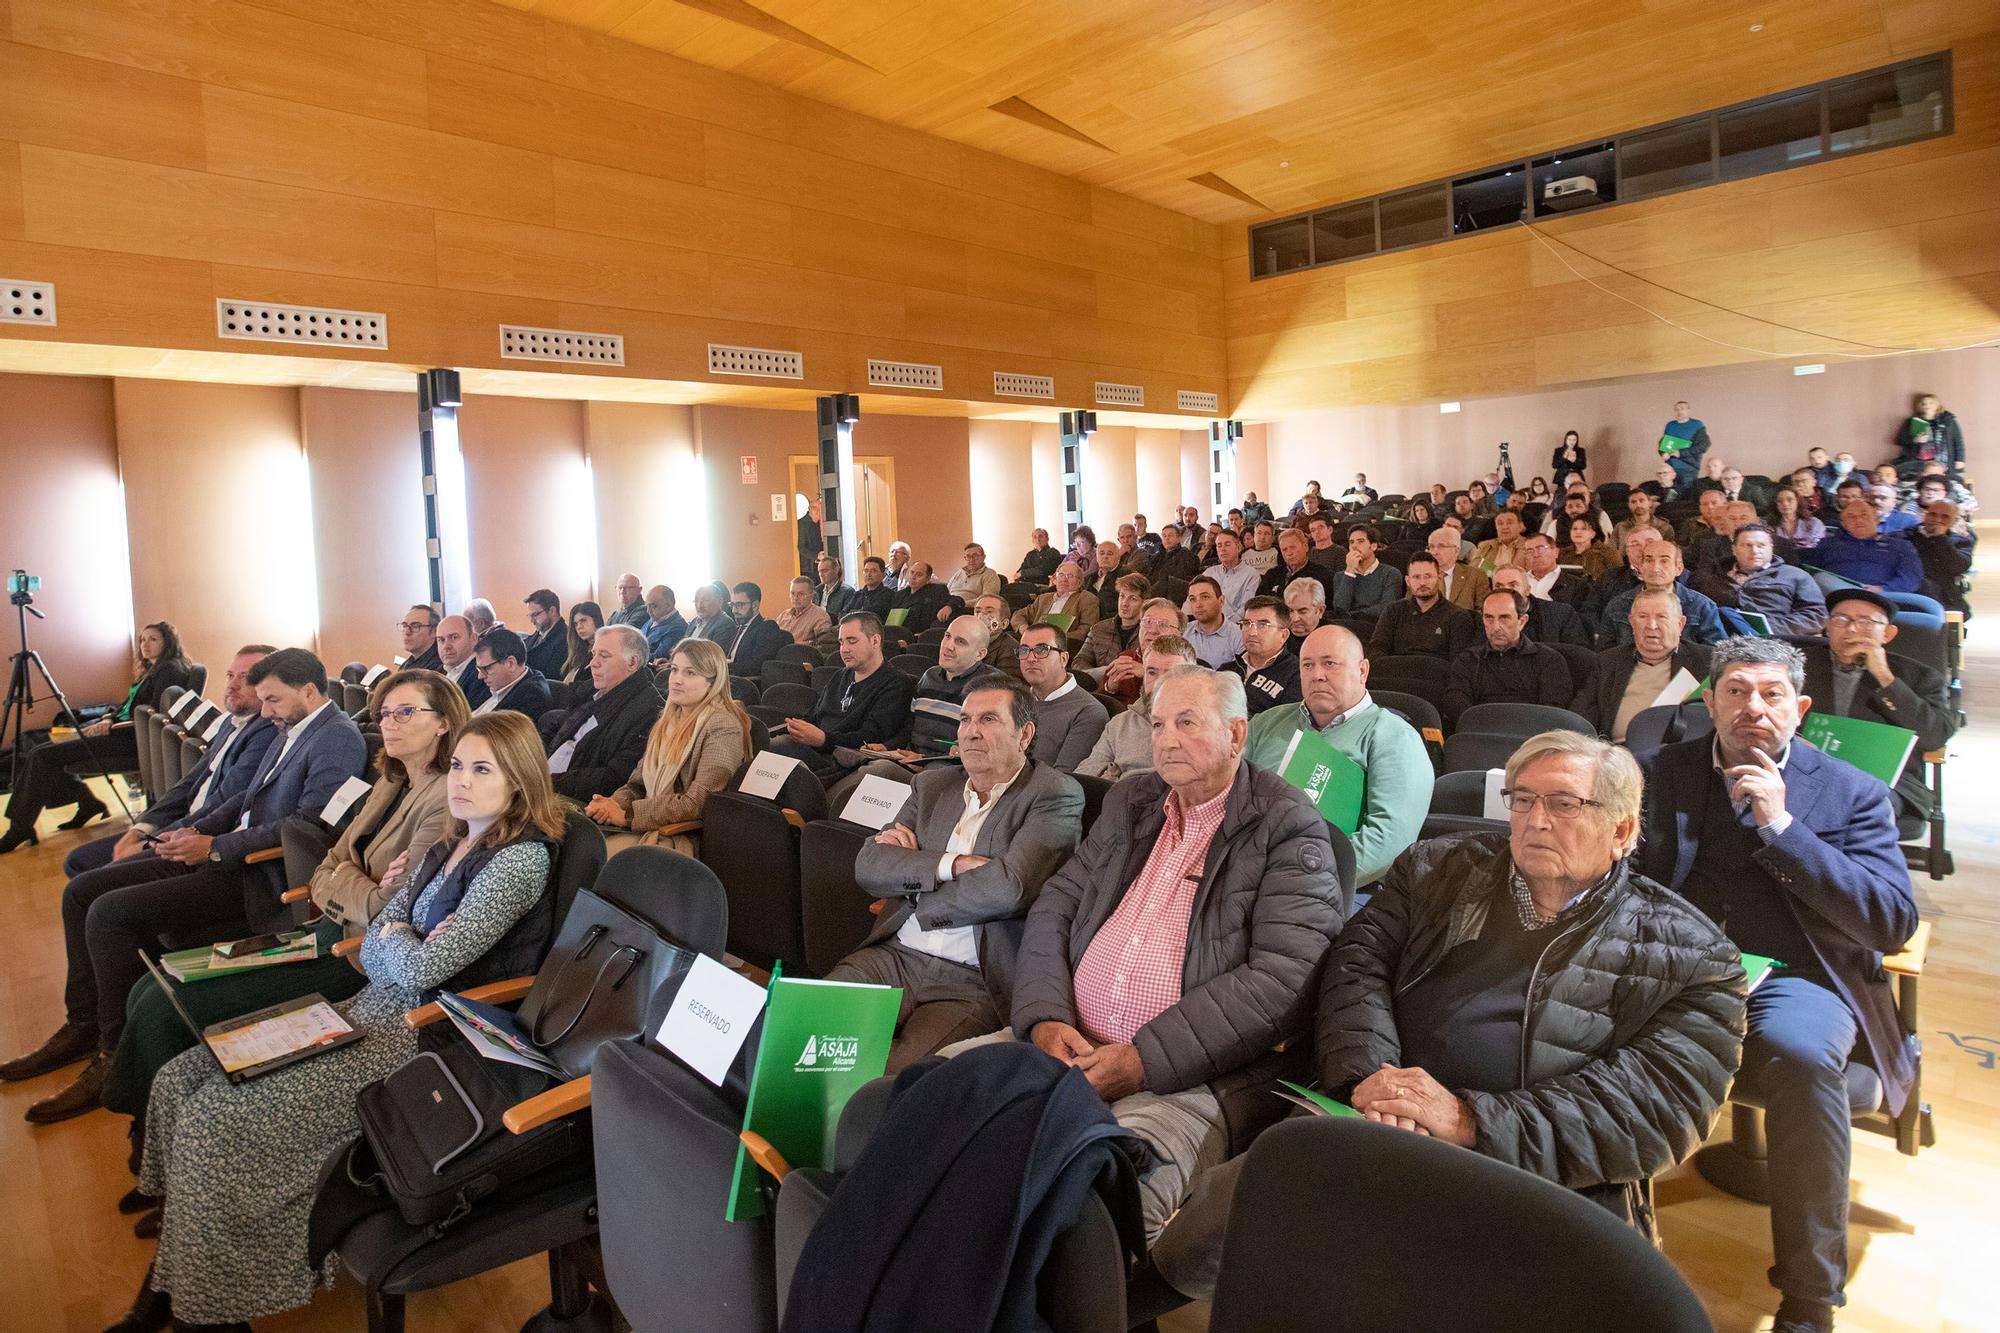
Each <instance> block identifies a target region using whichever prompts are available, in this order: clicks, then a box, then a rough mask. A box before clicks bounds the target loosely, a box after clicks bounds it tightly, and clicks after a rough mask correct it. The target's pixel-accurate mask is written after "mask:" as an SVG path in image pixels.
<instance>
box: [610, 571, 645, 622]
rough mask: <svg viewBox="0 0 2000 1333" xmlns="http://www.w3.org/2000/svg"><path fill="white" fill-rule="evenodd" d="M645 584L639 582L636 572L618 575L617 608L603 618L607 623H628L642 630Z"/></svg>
mask: <svg viewBox="0 0 2000 1333" xmlns="http://www.w3.org/2000/svg"><path fill="white" fill-rule="evenodd" d="M646 619H647V612H646V592H645V585H644V584H642V583H640V582H639V576H638V575H637V574H620V575H619V576H618V609H617V610H616V611H613V612H612V613H611V615H610V617H609V618H607V619H606V620H605V622H604V623H605V624H607V625H630V626H631V627H632V628H633V629H636V630H641V631H643V630H644V629H645V628H646Z"/></svg>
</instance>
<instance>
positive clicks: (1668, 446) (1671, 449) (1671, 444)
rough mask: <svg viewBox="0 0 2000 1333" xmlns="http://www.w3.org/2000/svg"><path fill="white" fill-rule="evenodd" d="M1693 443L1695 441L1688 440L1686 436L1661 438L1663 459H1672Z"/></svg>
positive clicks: (1663, 436)
mask: <svg viewBox="0 0 2000 1333" xmlns="http://www.w3.org/2000/svg"><path fill="white" fill-rule="evenodd" d="M1693 443H1694V441H1693V440H1690V439H1687V438H1686V437H1685V436H1680V435H1671V434H1670V435H1662V436H1661V437H1660V456H1661V457H1662V458H1669V457H1672V456H1673V455H1674V454H1677V453H1679V452H1680V451H1681V450H1683V449H1685V448H1687V447H1688V446H1689V445H1691V444H1693Z"/></svg>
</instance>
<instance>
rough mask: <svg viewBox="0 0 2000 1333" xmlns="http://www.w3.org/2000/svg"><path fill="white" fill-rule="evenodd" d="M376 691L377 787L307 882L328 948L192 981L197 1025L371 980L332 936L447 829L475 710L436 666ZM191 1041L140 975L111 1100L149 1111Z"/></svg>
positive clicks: (189, 999) (363, 923) (370, 915)
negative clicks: (449, 800)
mask: <svg viewBox="0 0 2000 1333" xmlns="http://www.w3.org/2000/svg"><path fill="white" fill-rule="evenodd" d="M373 694H374V707H373V709H372V710H371V711H372V712H373V713H374V716H375V720H376V723H377V724H378V725H379V726H380V727H381V728H382V752H381V755H380V756H379V758H378V759H377V761H376V764H377V776H376V778H375V785H374V786H372V787H370V788H369V789H368V794H367V795H366V796H364V797H362V798H360V803H359V808H358V809H357V810H356V811H355V813H354V815H353V817H352V818H351V819H349V820H348V822H347V828H346V830H345V831H344V832H342V834H341V835H340V837H339V838H338V839H337V840H336V841H335V842H334V844H333V846H332V847H331V848H330V849H328V851H327V854H326V855H325V857H323V858H322V859H321V860H320V863H319V865H318V867H317V868H316V869H314V871H313V873H312V878H311V879H310V880H309V881H308V882H307V883H306V885H305V889H306V896H307V898H308V899H309V900H310V902H311V903H312V906H313V910H314V911H315V913H317V914H318V916H319V923H318V932H317V933H318V940H319V956H318V957H316V958H314V959H313V960H312V961H310V962H304V963H287V964H285V965H284V966H283V967H266V968H260V969H257V970H254V971H249V972H245V973H243V974H241V975H240V976H229V977H216V978H214V979H212V980H207V981H204V982H202V984H201V985H199V986H183V987H182V988H181V990H180V1001H181V1005H182V1007H183V1008H184V1009H186V1010H187V1013H188V1017H190V1018H192V1019H193V1020H194V1021H195V1022H196V1023H197V1024H199V1025H201V1026H203V1027H206V1026H207V1025H208V1024H210V1023H220V1022H221V1021H223V1020H224V1019H226V1018H235V1017H237V1016H238V1015H240V1014H248V1013H252V1012H254V1011H256V1010H258V1009H262V1008H265V1007H266V1006H267V1005H273V1004H278V1003H280V1002H282V1001H285V1000H291V999H296V998H297V997H299V996H301V995H313V994H317V995H320V996H321V997H323V998H325V999H328V1000H334V1001H339V1000H344V999H346V998H347V997H348V996H350V995H352V994H354V992H356V991H358V990H360V989H361V987H362V985H363V984H364V983H365V982H366V980H367V978H366V976H365V975H364V974H363V973H362V972H361V970H360V966H359V963H358V962H357V961H356V960H354V959H351V958H336V957H335V956H334V955H333V946H334V944H335V943H337V942H338V941H339V940H340V939H341V938H343V937H344V936H355V935H360V934H361V933H362V932H363V931H365V930H367V929H368V923H369V922H370V921H372V920H374V919H375V916H376V914H377V913H379V912H380V911H381V910H382V908H383V905H384V904H386V903H387V902H388V901H389V895H390V894H392V893H394V892H395V891H396V889H397V888H398V887H399V886H400V885H401V882H402V875H403V872H404V870H405V869H407V868H408V867H409V866H410V865H412V864H413V863H421V862H422V861H423V859H424V856H425V854H426V853H428V852H429V851H430V849H431V848H432V847H433V846H435V845H436V844H437V842H438V840H439V839H440V838H442V837H443V836H444V831H445V822H446V820H447V819H448V818H449V812H448V811H447V809H446V805H445V774H446V773H447V772H448V771H449V770H450V768H451V756H452V752H453V750H455V749H456V748H457V745H458V737H459V733H461V732H463V731H464V730H465V728H466V724H467V723H468V722H469V721H470V720H471V711H470V710H469V709H467V708H466V706H465V696H464V695H462V694H460V693H459V692H458V688H457V687H456V686H454V685H453V684H452V683H451V682H450V681H449V680H446V679H445V678H444V677H443V676H442V675H440V674H438V673H437V672H435V671H398V672H395V673H394V674H393V675H389V676H385V677H384V678H383V679H382V681H381V683H380V684H379V685H378V686H377V688H376V689H375V690H374V691H373ZM192 1045H194V1037H193V1036H192V1035H191V1034H190V1033H189V1032H188V1028H187V1024H186V1023H184V1022H182V1021H181V1018H180V1016H179V1014H177V1013H176V1012H175V1011H174V1008H173V1006H172V1005H171V1004H170V1003H169V1002H168V1000H167V997H166V995H165V994H164V993H163V992H162V991H161V990H160V987H159V983H157V982H156V981H154V980H153V978H152V977H151V975H147V976H144V977H141V978H140V979H139V982H138V984H137V985H135V986H133V987H132V991H131V994H130V996H129V997H128V998H127V999H126V1001H125V1030H124V1032H123V1033H121V1034H120V1036H119V1038H118V1050H117V1053H116V1054H115V1055H114V1056H113V1057H112V1060H111V1072H110V1074H108V1075H107V1076H106V1078H105V1083H104V1105H105V1107H106V1109H108V1110H112V1111H116V1112H119V1113H120V1114H123V1115H130V1116H142V1115H143V1114H144V1113H145V1110H146V1094H147V1092H148V1090H149V1089H151V1087H152V1086H153V1076H154V1075H155V1074H157V1073H158V1072H159V1070H160V1067H161V1066H162V1065H164V1064H166V1062H167V1061H169V1060H171V1059H173V1058H174V1057H175V1056H176V1055H179V1054H180V1053H181V1052H182V1051H184V1050H186V1049H188V1047H190V1046H192ZM131 1202H132V1203H133V1204H135V1205H136V1204H137V1203H139V1202H140V1200H138V1199H136V1198H134V1199H133V1200H132V1201H131Z"/></svg>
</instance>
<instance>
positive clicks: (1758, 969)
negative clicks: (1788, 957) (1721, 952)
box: [1743, 953, 1780, 990]
mask: <svg viewBox="0 0 2000 1333" xmlns="http://www.w3.org/2000/svg"><path fill="white" fill-rule="evenodd" d="M1778 966H1780V964H1779V962H1778V960H1777V959H1775V958H1767V957H1765V956H1764V955H1763V954H1761V953H1746V954H1744V955H1743V975H1744V976H1746V977H1748V978H1750V989H1751V990H1756V989H1757V988H1758V987H1759V986H1761V985H1763V984H1764V978H1766V977H1768V976H1770V975H1771V972H1772V969H1774V968H1776V967H1778Z"/></svg>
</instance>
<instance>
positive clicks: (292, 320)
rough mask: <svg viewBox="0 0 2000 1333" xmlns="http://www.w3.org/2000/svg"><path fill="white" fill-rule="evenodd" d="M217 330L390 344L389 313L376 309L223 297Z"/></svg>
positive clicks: (226, 334)
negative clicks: (288, 303) (289, 303)
mask: <svg viewBox="0 0 2000 1333" xmlns="http://www.w3.org/2000/svg"><path fill="white" fill-rule="evenodd" d="M215 334H216V336H217V337H218V338H245V339H248V340H250V341H252V342H266V343H346V344H348V345H349V346H353V347H387V346H388V345H389V317H388V316H387V315H385V314H383V313H381V312H380V311H377V310H336V309H333V308H331V307H329V306H314V305H272V304H271V303H269V302H267V301H231V300H227V299H223V300H218V301H217V302H216V303H215Z"/></svg>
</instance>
